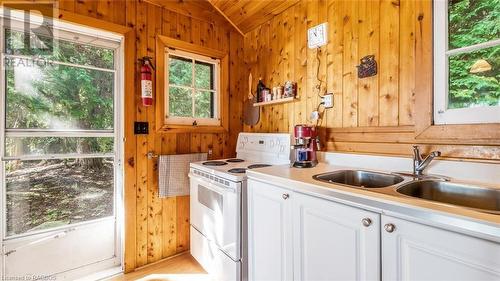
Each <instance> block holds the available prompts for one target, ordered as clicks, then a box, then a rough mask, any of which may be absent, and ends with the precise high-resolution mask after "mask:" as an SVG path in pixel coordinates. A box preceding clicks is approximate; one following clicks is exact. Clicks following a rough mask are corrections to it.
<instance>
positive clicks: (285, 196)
mask: <svg viewBox="0 0 500 281" xmlns="http://www.w3.org/2000/svg"><path fill="white" fill-rule="evenodd" d="M281 197H282V198H283V200H286V199H288V198H289V197H290V194H288V193H283V195H281Z"/></svg>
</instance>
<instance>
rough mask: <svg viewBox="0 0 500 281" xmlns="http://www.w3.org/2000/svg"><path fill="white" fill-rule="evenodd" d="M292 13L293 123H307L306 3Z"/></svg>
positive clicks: (298, 5)
mask: <svg viewBox="0 0 500 281" xmlns="http://www.w3.org/2000/svg"><path fill="white" fill-rule="evenodd" d="M293 10H294V11H293V13H294V25H295V33H294V46H295V50H294V55H295V62H294V64H295V66H294V71H295V79H293V80H294V81H295V82H296V83H297V96H298V99H299V100H297V101H295V102H294V111H295V114H294V115H295V116H294V119H295V123H296V124H305V123H306V122H307V118H308V117H307V114H308V113H307V110H308V109H307V8H306V3H305V2H303V1H300V2H299V3H298V4H297V5H295V6H294V8H293Z"/></svg>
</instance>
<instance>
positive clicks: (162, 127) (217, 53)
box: [153, 35, 229, 133]
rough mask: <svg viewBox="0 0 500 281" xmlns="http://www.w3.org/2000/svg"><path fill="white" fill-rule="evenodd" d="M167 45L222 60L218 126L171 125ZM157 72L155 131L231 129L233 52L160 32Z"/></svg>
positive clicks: (224, 130) (215, 130) (155, 81)
mask: <svg viewBox="0 0 500 281" xmlns="http://www.w3.org/2000/svg"><path fill="white" fill-rule="evenodd" d="M166 48H169V49H175V50H180V51H185V52H189V53H193V54H198V55H201V56H205V57H210V58H213V59H218V60H219V61H220V68H219V71H220V75H219V89H220V90H219V99H218V101H217V102H218V114H219V119H220V120H219V123H218V124H215V125H201V124H198V123H196V124H193V123H188V124H169V123H167V122H166V119H167V114H166V112H167V111H166V95H165V87H166V85H167V82H166V80H165V77H166V75H165V64H166V63H167V61H166V60H165V58H166V56H165V50H166ZM155 54H156V71H155V76H154V79H153V80H154V81H153V85H154V87H155V97H154V99H153V103H154V106H155V109H156V110H155V123H156V124H155V131H157V132H158V133H191V132H197V133H224V132H228V131H229V54H228V52H227V51H221V50H218V49H212V48H209V47H205V46H201V45H197V44H193V43H189V42H186V41H182V40H178V39H174V38H171V37H167V36H163V35H156V53H155Z"/></svg>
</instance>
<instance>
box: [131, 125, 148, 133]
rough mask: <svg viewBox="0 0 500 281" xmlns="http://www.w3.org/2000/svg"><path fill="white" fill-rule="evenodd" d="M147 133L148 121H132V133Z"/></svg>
mask: <svg viewBox="0 0 500 281" xmlns="http://www.w3.org/2000/svg"><path fill="white" fill-rule="evenodd" d="M148 133H149V124H148V122H134V134H136V135H147V134H148Z"/></svg>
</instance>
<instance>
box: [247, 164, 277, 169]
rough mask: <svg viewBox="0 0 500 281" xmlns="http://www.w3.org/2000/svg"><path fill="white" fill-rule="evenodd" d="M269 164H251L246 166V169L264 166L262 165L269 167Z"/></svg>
mask: <svg viewBox="0 0 500 281" xmlns="http://www.w3.org/2000/svg"><path fill="white" fill-rule="evenodd" d="M269 166H271V165H268V164H253V165H250V166H248V167H247V168H248V169H256V168H264V167H269Z"/></svg>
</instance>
